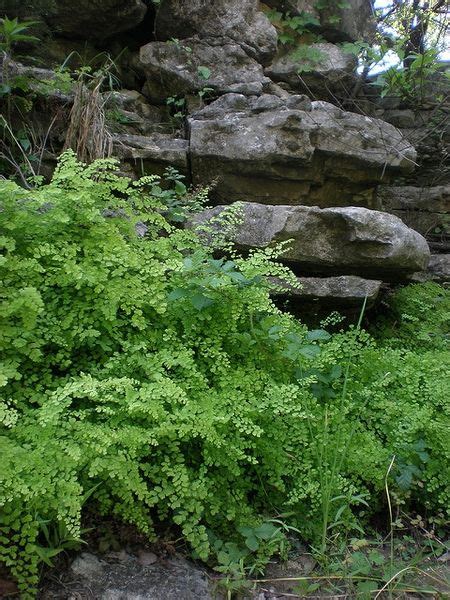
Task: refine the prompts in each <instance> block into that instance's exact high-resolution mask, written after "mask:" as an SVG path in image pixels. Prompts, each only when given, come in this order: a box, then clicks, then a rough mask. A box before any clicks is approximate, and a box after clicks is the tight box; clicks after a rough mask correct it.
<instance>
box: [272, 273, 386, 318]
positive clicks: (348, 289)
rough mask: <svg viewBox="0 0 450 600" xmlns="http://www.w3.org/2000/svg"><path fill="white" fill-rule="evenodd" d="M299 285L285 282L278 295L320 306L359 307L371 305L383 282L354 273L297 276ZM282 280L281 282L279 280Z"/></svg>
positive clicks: (337, 307) (301, 303)
mask: <svg viewBox="0 0 450 600" xmlns="http://www.w3.org/2000/svg"><path fill="white" fill-rule="evenodd" d="M297 282H298V284H299V287H298V288H294V287H292V286H288V285H283V284H282V283H281V287H283V288H284V289H283V290H281V291H277V292H276V296H281V297H286V298H288V299H289V300H291V301H292V302H295V303H298V304H300V305H304V304H311V303H314V304H315V305H317V306H318V307H320V308H331V307H332V308H334V309H344V310H352V309H360V308H361V307H362V306H363V303H364V301H366V308H370V307H371V306H373V305H374V304H375V301H376V299H377V297H378V294H379V292H380V288H381V285H382V282H381V281H379V280H373V279H364V278H363V277H356V276H354V275H339V276H337V277H297ZM277 283H279V282H277Z"/></svg>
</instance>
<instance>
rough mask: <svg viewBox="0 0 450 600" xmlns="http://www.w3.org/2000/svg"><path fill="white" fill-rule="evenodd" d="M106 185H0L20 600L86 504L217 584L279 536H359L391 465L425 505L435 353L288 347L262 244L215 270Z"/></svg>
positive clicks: (71, 178)
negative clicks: (164, 534) (206, 571)
mask: <svg viewBox="0 0 450 600" xmlns="http://www.w3.org/2000/svg"><path fill="white" fill-rule="evenodd" d="M116 171H117V166H116V164H115V162H114V161H111V160H103V161H97V162H95V163H93V164H92V165H91V166H89V167H86V166H84V165H82V164H80V163H78V162H77V161H76V159H75V158H74V156H73V154H72V153H66V154H64V155H63V157H62V158H61V161H60V164H59V167H58V169H57V170H56V172H55V175H54V178H53V180H52V182H51V183H50V184H48V185H43V186H42V187H40V188H38V189H36V190H32V191H27V190H24V189H21V188H19V187H18V186H17V185H15V184H14V183H12V182H8V181H1V182H0V194H1V196H0V204H1V209H0V236H1V237H0V244H1V253H0V278H1V281H2V287H1V292H0V293H1V297H0V332H1V333H0V355H1V364H0V377H1V385H2V399H1V400H0V419H1V421H0V428H1V429H0V451H1V456H2V461H1V470H0V508H1V511H0V561H1V562H3V563H4V564H5V565H6V566H7V567H8V568H9V569H10V571H11V573H12V575H13V576H14V577H16V579H17V580H18V582H19V585H20V588H21V590H22V592H23V597H24V598H27V597H32V596H33V593H34V590H35V588H36V585H37V578H38V566H39V563H40V562H42V561H44V562H49V561H50V560H51V557H52V556H54V555H55V554H56V553H57V552H58V551H59V550H61V549H63V548H66V547H72V546H73V543H74V542H76V540H77V539H79V537H80V535H81V532H80V526H81V525H80V524H81V515H82V510H83V507H84V506H85V505H86V503H89V505H90V507H91V509H92V510H96V511H98V512H99V513H101V514H106V515H109V516H115V517H116V518H118V519H120V520H122V521H125V522H129V523H132V524H134V525H135V526H136V527H138V528H139V530H141V531H142V532H144V533H146V534H148V536H149V537H150V538H152V537H154V536H155V526H157V524H158V523H159V522H161V521H164V522H167V521H170V522H171V523H173V525H174V527H178V528H179V529H180V531H181V533H182V535H183V536H184V538H185V539H186V540H187V541H188V542H189V544H190V545H191V547H192V549H193V551H194V553H195V554H196V555H197V556H198V557H200V558H202V559H204V560H206V559H208V557H210V559H211V560H212V562H213V563H215V564H217V563H219V567H218V568H219V569H221V570H222V571H224V570H228V571H234V570H235V569H236V565H251V568H255V565H256V568H262V566H263V565H264V562H265V561H266V560H267V558H268V557H269V556H270V555H271V554H272V553H274V552H277V551H278V552H281V551H283V548H286V542H285V538H284V535H283V531H284V530H286V528H287V527H296V528H298V530H299V531H300V533H301V535H302V536H303V537H304V538H305V539H309V540H312V541H315V540H317V539H318V538H319V537H320V536H321V535H322V534H323V532H324V531H325V537H328V536H331V535H332V533H333V532H335V531H346V530H351V529H352V528H354V527H360V526H361V523H364V520H365V519H366V517H368V516H370V514H371V513H372V512H373V510H376V508H377V507H378V505H379V504H380V502H381V499H382V497H383V492H384V476H385V473H386V469H387V467H388V465H389V462H390V459H391V456H392V454H393V453H396V454H398V456H399V457H401V461H403V462H402V463H399V464H400V465H403V467H402V468H403V470H405V469H406V470H408V469H409V471H410V473H409V475H407V476H406V480H405V478H403V480H402V479H400V480H399V482H395V481H394V482H393V486H394V488H395V490H396V493H397V494H398V497H399V501H400V500H401V501H403V502H409V501H410V499H412V498H413V495H414V490H415V489H416V488H415V487H414V486H416V485H419V482H420V484H421V485H423V488H421V489H422V491H423V498H422V496H421V495H420V494H417V495H416V497H415V501H416V502H418V503H421V505H423V506H426V507H428V506H429V507H430V509H431V508H432V509H433V510H442V507H443V506H445V497H444V496H443V494H444V492H443V490H444V487H443V486H444V482H445V480H444V479H443V477H444V474H443V469H442V465H443V462H442V461H443V456H444V453H445V432H444V430H443V426H444V425H445V422H444V402H445V390H444V389H443V388H444V385H443V383H442V382H443V373H445V367H444V365H443V363H441V362H440V358H439V356H435V355H433V354H430V355H429V356H428V355H425V358H424V356H422V357H421V358H420V359H419V358H418V357H417V355H416V354H414V353H412V352H402V351H401V350H397V349H392V350H389V352H390V354H389V352H388V351H387V350H386V349H384V348H383V349H382V350H381V351H380V350H378V348H377V345H376V342H375V341H374V340H373V339H372V338H371V337H370V336H369V335H368V334H367V333H365V332H362V331H358V330H351V331H349V332H347V333H342V334H339V335H336V336H334V337H332V338H331V336H329V335H328V334H327V333H326V332H324V331H321V330H318V331H307V329H306V327H304V326H303V325H301V324H300V323H299V322H298V321H296V320H295V319H294V318H293V317H291V316H290V315H288V314H283V313H282V312H280V311H279V310H278V309H277V308H276V307H275V306H274V305H273V303H272V301H271V300H270V294H269V292H270V289H269V287H268V284H267V283H266V282H267V277H266V276H267V275H274V276H277V277H285V278H289V273H288V272H287V270H286V269H284V268H283V267H281V266H279V265H277V264H275V263H273V262H272V261H271V260H270V259H271V257H273V256H274V253H275V252H276V250H273V249H270V250H267V251H258V252H255V253H253V254H251V255H250V256H249V257H247V258H239V257H238V256H232V257H231V259H230V260H225V259H218V258H215V256H214V248H213V247H207V246H205V245H204V244H202V243H200V241H199V239H198V237H197V236H196V234H195V233H193V232H189V231H184V230H181V229H177V228H175V227H174V226H172V225H171V224H170V223H169V222H168V221H167V220H166V218H165V217H164V214H168V213H169V212H171V211H172V210H173V208H174V207H173V206H172V207H171V211H168V207H167V205H166V204H164V200H167V197H166V195H164V194H160V193H157V191H156V192H155V187H154V179H152V178H148V177H145V178H143V179H141V180H140V181H137V182H132V181H130V180H129V179H127V178H124V177H120V176H118V174H117V172H116ZM152 190H153V192H152ZM169 200H170V201H172V200H173V198H172V200H171V199H170V198H169ZM176 212H177V215H178V216H179V212H178V211H176ZM227 219H228V221H227V222H226V223H224V228H225V229H226V228H227V227H228V226H230V225H232V224H233V222H234V221H235V219H236V215H233V214H229V215H228V216H227ZM144 225H145V228H146V234H145V237H141V236H140V235H138V231H141V232H142V231H143V226H144ZM222 242H223V240H220V243H222ZM421 361H422V362H421ZM347 368H348V376H347V377H345V374H346V372H347ZM388 372H389V374H387V373H388ZM439 382H441V383H439ZM343 386H344V387H345V388H346V390H345V391H343ZM447 448H448V446H447ZM336 456H339V457H341V456H342V460H341V459H340V458H339V460H338V461H336ZM425 458H426V460H425ZM336 465H338V466H339V469H336V468H335V467H336ZM413 466H416V467H417V469H418V471H417V472H416V471H415V470H414V469H413V468H412V467H413ZM333 473H334V474H333ZM419 475H420V476H419ZM396 476H401V472H398V473H396ZM408 477H409V480H408ZM324 483H326V485H327V486H328V489H329V491H330V496H329V500H330V501H331V502H328V508H327V516H326V518H324V506H325V504H326V502H324V498H325V499H326V496H324V494H323V491H322V486H323V484H324ZM405 483H408V484H409V487H408V486H406V487H407V488H408V489H406V487H405ZM411 490H413V491H411ZM334 498H337V499H338V500H336V501H335V500H334ZM364 503H365V504H366V505H367V506H365V508H364V512H362V510H361V509H362V507H363V506H364ZM330 504H331V505H330ZM352 509H354V510H352ZM283 513H285V514H290V515H291V516H290V517H286V519H290V521H289V523H290V525H289V526H288V525H283V526H278V525H277V521H272V518H273V517H274V516H276V515H280V514H283ZM49 540H57V542H52V544H53V547H52V545H51V544H50V546H49ZM55 546H56V547H55Z"/></svg>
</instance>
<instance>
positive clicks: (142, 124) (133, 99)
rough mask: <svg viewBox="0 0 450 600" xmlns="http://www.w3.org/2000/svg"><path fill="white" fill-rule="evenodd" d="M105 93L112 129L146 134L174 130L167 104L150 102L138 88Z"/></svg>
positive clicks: (118, 131)
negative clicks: (155, 104) (156, 104)
mask: <svg viewBox="0 0 450 600" xmlns="http://www.w3.org/2000/svg"><path fill="white" fill-rule="evenodd" d="M105 95H106V101H107V104H106V117H107V121H108V127H109V129H110V130H111V131H113V132H115V133H131V134H135V135H144V136H145V135H151V134H153V133H168V132H169V131H171V130H172V123H171V118H170V113H169V109H168V107H167V105H158V106H154V105H152V104H149V103H148V102H147V99H146V98H145V97H144V96H143V95H142V94H140V93H139V92H137V91H136V90H117V91H114V92H108V93H107V94H105Z"/></svg>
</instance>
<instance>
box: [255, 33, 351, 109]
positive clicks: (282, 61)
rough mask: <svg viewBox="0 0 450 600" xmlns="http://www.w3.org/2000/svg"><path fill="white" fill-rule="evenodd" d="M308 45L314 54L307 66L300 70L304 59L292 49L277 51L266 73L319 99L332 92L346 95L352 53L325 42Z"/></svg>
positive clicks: (327, 96) (292, 87)
mask: <svg viewBox="0 0 450 600" xmlns="http://www.w3.org/2000/svg"><path fill="white" fill-rule="evenodd" d="M308 48H309V49H310V51H311V52H314V54H313V55H312V56H314V57H315V58H314V60H313V61H312V62H311V61H309V63H308V69H307V70H301V69H302V67H303V66H304V65H303V63H304V59H302V58H301V57H299V56H298V53H296V51H295V50H293V51H291V52H290V53H287V54H286V53H282V52H280V53H279V54H278V55H277V56H276V57H275V59H274V61H273V62H272V64H271V65H270V66H269V67H267V69H266V70H265V73H266V75H268V77H270V78H271V79H273V81H276V82H284V83H287V84H289V86H290V88H291V89H292V90H296V91H300V92H307V93H308V94H310V95H312V96H313V97H314V98H316V99H320V100H329V99H332V98H333V96H334V95H335V94H338V95H341V96H342V95H348V89H350V88H351V86H352V83H353V84H354V71H355V68H356V59H355V57H354V56H352V55H351V54H348V53H345V52H343V51H342V50H341V49H340V48H339V47H338V46H336V45H334V44H330V43H328V42H320V43H316V44H310V45H309V46H308Z"/></svg>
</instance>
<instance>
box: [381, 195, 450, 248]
mask: <svg viewBox="0 0 450 600" xmlns="http://www.w3.org/2000/svg"><path fill="white" fill-rule="evenodd" d="M377 199H378V201H379V202H380V204H381V206H382V207H383V209H384V210H386V211H387V212H390V213H392V214H394V215H397V216H398V217H400V218H401V219H402V221H404V223H406V224H407V225H408V226H409V227H412V228H413V229H415V230H416V231H418V232H419V233H421V234H422V235H425V236H426V237H427V239H430V240H440V241H441V242H442V243H447V244H448V245H449V248H450V185H439V186H434V187H414V186H390V185H381V186H379V187H378V189H377Z"/></svg>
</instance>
